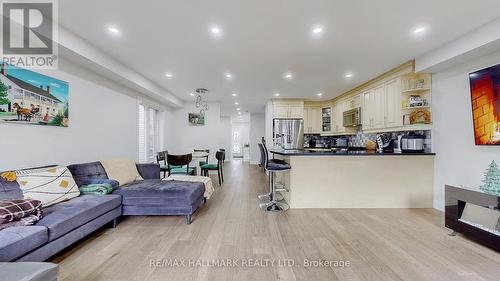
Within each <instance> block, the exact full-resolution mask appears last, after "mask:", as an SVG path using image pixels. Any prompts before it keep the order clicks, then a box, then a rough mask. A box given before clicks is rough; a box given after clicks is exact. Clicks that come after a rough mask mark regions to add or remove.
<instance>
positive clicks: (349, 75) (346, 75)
mask: <svg viewBox="0 0 500 281" xmlns="http://www.w3.org/2000/svg"><path fill="white" fill-rule="evenodd" d="M353 76H354V75H353V74H352V73H346V74H345V75H344V77H345V78H347V79H349V78H352V77H353Z"/></svg>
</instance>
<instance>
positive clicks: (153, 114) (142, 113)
mask: <svg viewBox="0 0 500 281" xmlns="http://www.w3.org/2000/svg"><path fill="white" fill-rule="evenodd" d="M158 116H159V111H158V110H157V109H155V108H153V107H152V105H151V104H148V103H147V102H145V101H143V100H139V101H138V105H137V145H138V148H137V152H138V154H139V155H138V160H139V163H149V162H155V161H156V153H157V152H158V147H159V141H160V137H159V120H158Z"/></svg>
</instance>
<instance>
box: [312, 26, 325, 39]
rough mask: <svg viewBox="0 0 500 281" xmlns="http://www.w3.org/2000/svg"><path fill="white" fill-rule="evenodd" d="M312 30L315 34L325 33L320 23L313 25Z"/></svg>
mask: <svg viewBox="0 0 500 281" xmlns="http://www.w3.org/2000/svg"><path fill="white" fill-rule="evenodd" d="M311 32H312V34H313V35H316V36H318V35H321V34H322V33H323V27H322V26H320V25H316V26H313V28H312V29H311Z"/></svg>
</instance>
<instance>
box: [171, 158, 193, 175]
mask: <svg viewBox="0 0 500 281" xmlns="http://www.w3.org/2000/svg"><path fill="white" fill-rule="evenodd" d="M191 160H193V154H192V153H189V154H183V155H173V154H167V165H168V175H169V176H170V175H171V174H186V175H196V168H194V167H191V168H190V167H189V163H191Z"/></svg>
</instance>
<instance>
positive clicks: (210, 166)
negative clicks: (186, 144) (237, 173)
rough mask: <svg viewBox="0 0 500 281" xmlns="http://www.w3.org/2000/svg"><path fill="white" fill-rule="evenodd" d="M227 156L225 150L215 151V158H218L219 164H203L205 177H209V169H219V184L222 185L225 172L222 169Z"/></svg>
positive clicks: (202, 168)
mask: <svg viewBox="0 0 500 281" xmlns="http://www.w3.org/2000/svg"><path fill="white" fill-rule="evenodd" d="M224 158H225V153H224V152H223V151H217V152H216V153H215V159H217V164H205V165H203V166H201V171H202V174H203V175H204V176H205V177H208V172H209V171H215V170H217V176H218V177H219V185H222V183H223V182H224V172H223V169H222V161H223V159H224Z"/></svg>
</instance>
